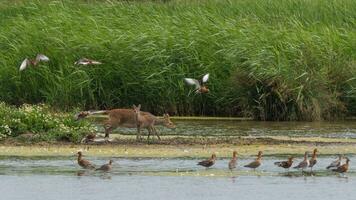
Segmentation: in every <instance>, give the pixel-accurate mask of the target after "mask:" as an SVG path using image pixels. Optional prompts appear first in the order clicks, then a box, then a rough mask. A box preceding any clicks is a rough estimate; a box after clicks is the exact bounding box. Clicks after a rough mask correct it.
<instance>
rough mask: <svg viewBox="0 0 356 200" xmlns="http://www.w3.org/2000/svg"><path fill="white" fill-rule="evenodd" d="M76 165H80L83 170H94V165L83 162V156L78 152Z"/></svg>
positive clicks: (86, 161)
mask: <svg viewBox="0 0 356 200" xmlns="http://www.w3.org/2000/svg"><path fill="white" fill-rule="evenodd" d="M78 165H80V166H81V167H83V168H84V169H95V167H94V165H92V164H91V163H90V162H89V161H88V160H85V159H84V158H83V154H82V152H81V151H78Z"/></svg>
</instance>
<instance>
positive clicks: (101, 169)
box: [96, 160, 113, 172]
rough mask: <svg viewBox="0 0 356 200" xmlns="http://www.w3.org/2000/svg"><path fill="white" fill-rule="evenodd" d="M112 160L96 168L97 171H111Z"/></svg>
mask: <svg viewBox="0 0 356 200" xmlns="http://www.w3.org/2000/svg"><path fill="white" fill-rule="evenodd" d="M112 163H113V161H112V160H109V163H107V164H104V165H102V166H101V167H100V168H98V169H96V171H104V172H107V171H110V170H111V169H112Z"/></svg>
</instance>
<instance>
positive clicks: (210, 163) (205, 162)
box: [197, 153, 216, 168]
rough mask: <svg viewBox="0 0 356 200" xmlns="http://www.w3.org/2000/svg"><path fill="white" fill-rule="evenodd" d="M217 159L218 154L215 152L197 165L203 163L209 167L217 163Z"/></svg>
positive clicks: (202, 164)
mask: <svg viewBox="0 0 356 200" xmlns="http://www.w3.org/2000/svg"><path fill="white" fill-rule="evenodd" d="M215 161H216V155H215V153H213V154H212V155H211V157H210V158H209V159H208V160H203V161H200V162H198V164H197V165H201V166H204V167H206V168H208V167H211V166H213V165H214V164H215Z"/></svg>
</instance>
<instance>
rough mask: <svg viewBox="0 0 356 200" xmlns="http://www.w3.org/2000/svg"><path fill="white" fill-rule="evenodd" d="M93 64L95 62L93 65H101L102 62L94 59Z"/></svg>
mask: <svg viewBox="0 0 356 200" xmlns="http://www.w3.org/2000/svg"><path fill="white" fill-rule="evenodd" d="M91 64H93V65H101V64H102V63H101V62H99V61H95V60H92V61H91Z"/></svg>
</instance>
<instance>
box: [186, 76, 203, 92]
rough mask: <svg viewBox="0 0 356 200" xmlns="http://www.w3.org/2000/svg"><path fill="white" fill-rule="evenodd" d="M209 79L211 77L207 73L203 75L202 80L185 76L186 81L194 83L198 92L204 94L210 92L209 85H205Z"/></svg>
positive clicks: (189, 83) (190, 83)
mask: <svg viewBox="0 0 356 200" xmlns="http://www.w3.org/2000/svg"><path fill="white" fill-rule="evenodd" d="M208 79H209V74H205V75H204V76H203V78H202V79H201V81H198V80H197V79H193V78H184V81H185V82H186V83H187V84H188V85H194V86H195V92H196V93H200V94H202V93H208V92H209V89H208V87H207V86H206V85H205V83H206V82H207V81H208Z"/></svg>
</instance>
